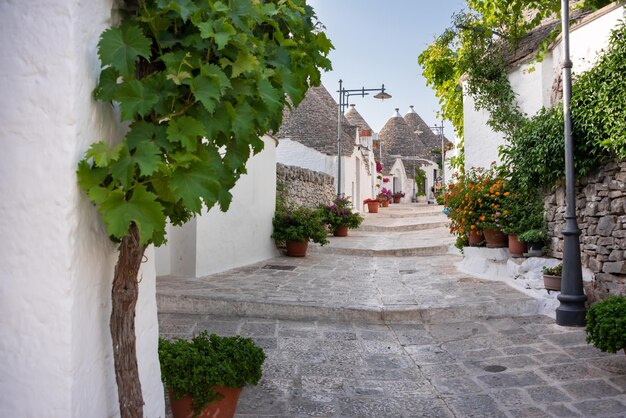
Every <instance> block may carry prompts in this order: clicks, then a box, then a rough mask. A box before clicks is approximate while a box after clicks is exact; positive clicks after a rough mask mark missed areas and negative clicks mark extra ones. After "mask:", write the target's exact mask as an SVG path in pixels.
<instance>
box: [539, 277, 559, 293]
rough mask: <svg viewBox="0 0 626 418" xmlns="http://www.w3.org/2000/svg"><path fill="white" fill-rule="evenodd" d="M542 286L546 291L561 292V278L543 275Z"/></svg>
mask: <svg viewBox="0 0 626 418" xmlns="http://www.w3.org/2000/svg"><path fill="white" fill-rule="evenodd" d="M543 286H544V287H545V288H546V290H559V291H560V290H561V276H553V275H551V274H544V275H543Z"/></svg>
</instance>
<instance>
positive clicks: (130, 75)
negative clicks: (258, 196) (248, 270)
mask: <svg viewBox="0 0 626 418" xmlns="http://www.w3.org/2000/svg"><path fill="white" fill-rule="evenodd" d="M129 3H130V4H132V6H129V9H128V10H126V12H127V18H126V19H125V20H124V22H123V24H122V25H121V26H119V27H116V28H110V29H108V30H106V31H105V32H104V33H103V34H102V36H101V38H100V42H99V44H98V54H99V57H100V60H101V63H102V72H101V74H100V80H99V82H98V85H97V86H96V89H95V92H94V94H95V97H96V98H97V99H98V100H101V101H106V102H115V103H118V104H119V107H120V110H121V112H120V113H121V118H122V120H125V121H130V128H129V131H128V133H127V134H126V136H125V137H124V138H123V140H122V142H121V143H119V144H116V145H110V144H108V143H107V142H104V141H101V142H98V143H95V144H93V145H92V146H91V148H90V149H89V150H88V151H87V154H86V156H85V159H83V160H82V161H81V162H80V163H79V166H78V171H77V174H78V179H79V184H80V186H81V187H82V188H83V189H85V191H86V192H87V194H88V196H89V198H90V199H91V200H92V201H93V202H94V203H95V204H96V205H97V206H98V210H99V211H100V213H101V214H102V217H103V220H104V222H105V224H106V226H107V231H108V233H109V235H110V236H111V237H112V238H113V239H115V240H119V239H121V238H122V237H123V236H125V235H127V234H128V229H129V227H130V226H131V224H132V223H135V224H136V225H137V227H138V229H139V233H140V240H141V245H147V244H149V243H154V244H156V245H160V244H162V243H163V242H164V239H165V237H164V229H165V224H166V219H169V220H170V221H171V222H172V223H173V224H175V225H179V224H182V223H184V222H186V221H187V220H188V219H190V217H191V216H193V215H194V214H200V213H201V211H202V208H203V207H206V208H207V209H210V208H212V207H213V206H214V205H215V204H216V203H217V204H219V206H220V208H221V209H222V210H227V209H228V206H229V205H230V201H231V199H232V196H231V194H230V189H231V188H232V187H233V186H234V185H235V182H236V181H237V180H238V179H239V177H240V176H241V175H242V174H244V173H245V172H246V169H245V165H246V162H247V161H248V158H249V157H250V156H251V155H253V154H256V153H258V152H259V151H261V149H262V148H263V141H262V140H261V139H260V138H261V137H262V136H263V135H264V134H265V133H266V132H268V131H270V130H273V131H276V130H278V128H279V127H280V124H281V121H282V110H283V108H284V107H285V106H289V105H290V103H291V104H293V105H297V104H298V103H299V102H300V101H301V100H302V98H303V97H304V94H305V92H306V90H307V89H308V88H309V87H310V86H316V85H319V83H320V70H321V69H322V70H329V69H330V68H331V66H330V61H329V60H328V58H327V56H328V53H329V51H330V49H331V48H332V45H331V44H330V41H329V40H328V39H327V37H326V35H325V34H324V32H322V31H320V30H319V29H320V25H319V23H318V22H317V20H316V17H315V14H314V13H313V9H312V8H311V7H310V6H307V5H306V3H305V0H288V1H267V2H252V1H230V2H228V4H226V3H224V2H222V1H199V0H172V1H160V0H158V1H157V0H138V1H137V2H129Z"/></svg>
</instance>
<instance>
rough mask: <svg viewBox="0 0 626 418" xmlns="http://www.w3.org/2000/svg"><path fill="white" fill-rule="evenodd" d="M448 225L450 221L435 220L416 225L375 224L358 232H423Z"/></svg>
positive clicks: (365, 225)
mask: <svg viewBox="0 0 626 418" xmlns="http://www.w3.org/2000/svg"><path fill="white" fill-rule="evenodd" d="M447 225H448V221H445V220H433V221H431V222H415V223H400V224H397V225H380V224H374V223H365V222H364V223H363V224H362V225H361V226H360V227H359V228H358V231H362V232H409V231H422V230H424V229H433V228H443V227H446V226H447Z"/></svg>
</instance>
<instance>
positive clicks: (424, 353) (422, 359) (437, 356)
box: [405, 345, 455, 366]
mask: <svg viewBox="0 0 626 418" xmlns="http://www.w3.org/2000/svg"><path fill="white" fill-rule="evenodd" d="M405 350H406V352H407V353H408V354H409V356H411V358H412V359H413V361H415V364H417V365H420V366H421V365H423V364H437V363H454V362H455V357H454V356H452V355H451V354H450V353H448V352H447V351H446V350H444V349H442V348H440V347H438V346H436V345H410V346H407V347H406V348H405Z"/></svg>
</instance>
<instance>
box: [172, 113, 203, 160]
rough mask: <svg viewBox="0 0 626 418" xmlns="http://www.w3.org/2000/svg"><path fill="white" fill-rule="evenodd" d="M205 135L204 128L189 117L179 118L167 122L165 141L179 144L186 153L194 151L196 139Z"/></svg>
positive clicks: (196, 143)
mask: <svg viewBox="0 0 626 418" xmlns="http://www.w3.org/2000/svg"><path fill="white" fill-rule="evenodd" d="M205 134H206V132H205V131H204V126H202V123H200V122H199V121H198V120H196V119H194V118H192V117H191V116H181V117H179V118H176V119H173V120H171V121H170V122H169V126H168V127H167V139H168V140H169V141H170V142H180V143H181V144H182V146H183V147H184V148H185V149H186V150H187V151H191V152H193V151H195V149H196V147H197V145H198V138H199V137H203V136H204V135H205Z"/></svg>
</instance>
